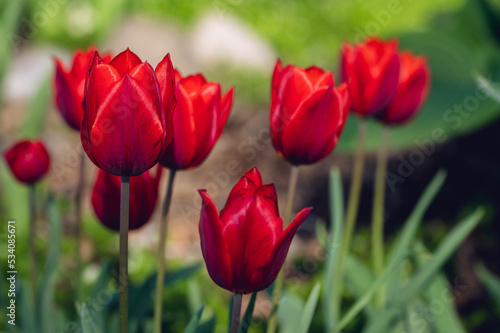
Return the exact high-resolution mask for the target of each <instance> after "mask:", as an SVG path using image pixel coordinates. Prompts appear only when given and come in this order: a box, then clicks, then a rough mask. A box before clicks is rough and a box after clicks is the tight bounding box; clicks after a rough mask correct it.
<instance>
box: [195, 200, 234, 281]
mask: <svg viewBox="0 0 500 333" xmlns="http://www.w3.org/2000/svg"><path fill="white" fill-rule="evenodd" d="M199 193H200V195H201V198H202V201H203V202H202V206H201V216H200V223H199V232H200V242H201V252H202V254H203V258H204V259H205V263H206V265H207V270H208V273H209V274H210V277H211V278H212V280H213V281H214V282H215V283H216V284H217V285H219V286H220V287H222V288H225V289H229V288H230V287H231V285H232V283H233V280H232V267H231V258H230V255H229V252H228V248H227V246H226V243H225V241H224V239H223V237H222V222H221V221H220V219H219V216H218V215H217V208H216V207H215V205H214V203H213V202H212V199H210V197H209V196H208V194H207V193H206V191H205V190H200V191H199Z"/></svg>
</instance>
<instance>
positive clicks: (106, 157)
mask: <svg viewBox="0 0 500 333" xmlns="http://www.w3.org/2000/svg"><path fill="white" fill-rule="evenodd" d="M170 67H171V65H170ZM168 75H171V76H173V72H171V73H169V74H168ZM172 80H173V79H172ZM163 88H164V89H169V88H171V87H169V86H168V85H167V86H166V87H163ZM169 93H170V92H168V91H160V88H159V85H158V81H157V79H156V75H155V72H154V70H153V68H152V67H151V66H150V65H149V64H148V63H147V62H144V63H143V62H142V61H141V59H140V58H139V57H138V56H137V55H135V54H134V53H133V52H131V51H130V50H129V49H127V50H126V51H124V52H122V53H120V54H119V55H117V56H116V57H115V58H113V60H111V62H110V63H109V64H106V63H104V61H103V60H102V59H101V57H100V56H99V54H98V53H97V52H95V54H94V57H93V60H92V63H91V65H90V67H89V70H88V74H87V79H86V91H85V98H84V101H83V104H82V105H83V111H84V114H83V121H82V130H81V139H82V144H83V148H84V149H85V152H86V153H87V155H88V157H89V158H90V159H91V160H92V162H94V164H95V165H97V166H98V167H99V168H101V169H103V170H105V171H107V172H109V173H111V174H113V175H116V176H126V177H128V176H136V175H140V174H141V173H143V172H144V171H146V170H148V169H150V168H151V167H152V166H153V165H155V164H156V162H157V161H158V159H159V158H160V156H161V154H162V153H163V151H164V149H165V146H166V144H167V143H168V142H167V140H168V136H167V127H166V123H165V117H164V114H163V112H162V108H163V107H166V106H164V105H163V103H162V96H165V95H169ZM172 93H173V92H172Z"/></svg>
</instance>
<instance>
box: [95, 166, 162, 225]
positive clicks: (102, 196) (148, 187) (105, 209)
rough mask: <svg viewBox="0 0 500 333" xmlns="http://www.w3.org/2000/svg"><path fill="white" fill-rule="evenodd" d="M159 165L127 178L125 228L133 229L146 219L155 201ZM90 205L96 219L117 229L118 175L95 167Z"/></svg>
mask: <svg viewBox="0 0 500 333" xmlns="http://www.w3.org/2000/svg"><path fill="white" fill-rule="evenodd" d="M161 172H162V168H161V167H160V166H158V167H157V168H156V174H155V175H153V174H152V170H149V171H147V172H144V173H143V174H141V175H139V176H135V177H130V210H129V214H130V215H129V229H130V230H135V229H138V228H140V227H142V226H143V225H144V224H146V222H148V221H149V219H150V218H151V215H152V214H153V211H154V209H155V206H156V201H157V200H158V185H159V183H160V178H161ZM92 206H93V207H94V212H95V214H96V215H97V218H98V219H99V221H101V223H102V224H104V225H105V226H106V227H107V228H109V229H111V230H115V231H119V230H120V177H118V176H114V175H112V174H110V173H107V172H106V171H104V170H99V173H98V175H97V179H96V182H95V184H94V189H93V191H92Z"/></svg>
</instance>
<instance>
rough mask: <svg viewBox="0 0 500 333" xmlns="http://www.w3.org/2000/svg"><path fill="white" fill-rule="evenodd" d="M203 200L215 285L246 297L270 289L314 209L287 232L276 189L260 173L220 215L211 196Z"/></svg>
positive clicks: (242, 184)
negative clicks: (291, 246) (305, 221)
mask: <svg viewBox="0 0 500 333" xmlns="http://www.w3.org/2000/svg"><path fill="white" fill-rule="evenodd" d="M200 195H201V197H202V200H203V203H202V208H201V217H200V224H199V231H200V239H201V251H202V253H203V258H204V259H205V263H206V265H207V270H208V273H209V274H210V277H211V278H212V280H213V281H214V282H215V283H216V284H217V285H219V286H220V287H222V288H224V289H227V290H229V291H232V292H235V293H236V292H237V293H243V294H248V293H251V292H254V291H259V290H262V289H265V288H267V287H268V286H270V285H271V283H273V281H274V280H275V279H276V276H277V275H278V272H279V271H280V269H281V266H282V265H283V262H284V261H285V257H286V255H287V253H288V248H289V247H290V243H291V242H292V238H293V236H294V235H295V232H296V231H297V229H298V227H299V226H300V225H301V224H302V222H304V220H305V219H306V218H307V216H308V215H309V213H310V211H311V208H305V209H303V210H301V211H300V212H299V213H298V214H297V216H296V217H295V219H294V220H293V221H292V223H291V224H290V225H289V226H288V227H287V228H286V229H285V230H283V221H282V219H281V218H280V217H279V212H278V200H277V197H276V190H275V189H274V185H273V184H270V185H263V184H262V178H261V176H260V173H259V171H258V170H257V169H256V168H253V169H251V170H250V171H248V172H247V173H246V174H245V175H244V176H243V177H242V178H241V180H240V181H239V182H238V183H237V184H236V185H235V186H234V188H233V190H232V191H231V193H230V194H229V197H228V199H227V202H226V205H225V207H224V209H222V210H221V212H220V215H219V214H218V213H217V208H216V207H215V205H214V203H213V202H212V200H211V199H210V197H209V196H208V194H207V193H206V191H205V190H200Z"/></svg>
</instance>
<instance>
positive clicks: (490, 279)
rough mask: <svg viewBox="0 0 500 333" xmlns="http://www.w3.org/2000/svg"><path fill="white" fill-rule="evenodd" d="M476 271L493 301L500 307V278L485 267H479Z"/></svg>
mask: <svg viewBox="0 0 500 333" xmlns="http://www.w3.org/2000/svg"><path fill="white" fill-rule="evenodd" d="M475 271H476V274H477V276H478V277H479V279H480V280H481V282H482V283H483V284H484V286H485V287H486V290H487V291H488V293H489V294H490V296H491V298H492V300H493V301H494V302H495V303H496V304H497V306H498V307H500V278H498V277H497V276H495V275H493V273H491V272H490V271H489V270H488V269H486V267H484V265H478V266H477V267H476V268H475Z"/></svg>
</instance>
